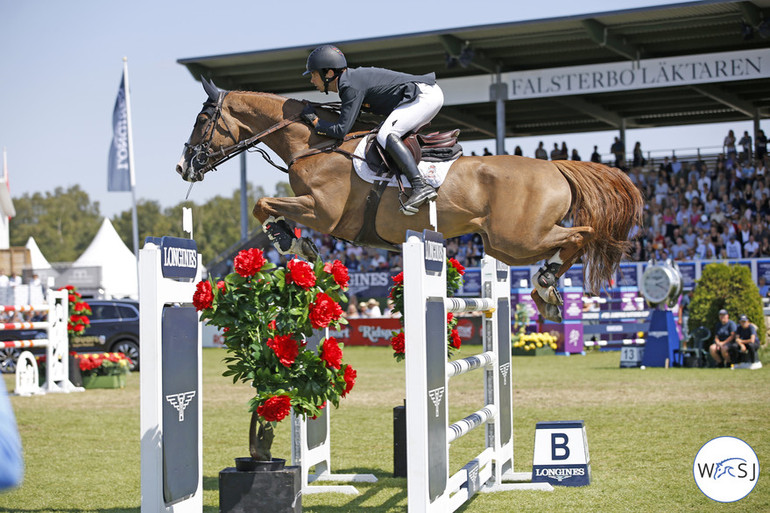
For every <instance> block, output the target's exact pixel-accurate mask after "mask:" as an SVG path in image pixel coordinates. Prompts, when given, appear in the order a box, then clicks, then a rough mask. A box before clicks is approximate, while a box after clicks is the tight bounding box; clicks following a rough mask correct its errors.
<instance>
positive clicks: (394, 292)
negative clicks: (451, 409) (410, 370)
mask: <svg viewBox="0 0 770 513" xmlns="http://www.w3.org/2000/svg"><path fill="white" fill-rule="evenodd" d="M464 274H465V267H463V265H462V264H461V263H460V262H458V261H457V260H456V259H454V258H447V259H446V295H447V297H452V296H454V295H455V293H456V292H457V291H458V290H460V287H462V285H463V275H464ZM388 297H390V299H392V300H393V311H395V312H398V313H400V314H401V315H400V316H399V319H400V321H401V326H403V325H404V273H403V272H400V273H398V274H397V275H396V276H393V286H392V287H391V288H390V293H389V294H388ZM457 322H458V320H457V318H456V317H455V315H454V314H452V313H448V314H447V323H446V338H447V356H448V357H449V358H451V357H452V354H453V353H454V351H455V350H456V349H460V345H461V344H462V341H461V340H460V334H459V333H457ZM392 333H393V336H392V337H391V338H390V345H391V347H392V348H393V358H395V359H396V361H397V362H400V361H403V360H404V359H405V358H406V354H405V352H404V349H405V348H404V328H403V327H402V328H401V329H400V330H399V331H393V332H392Z"/></svg>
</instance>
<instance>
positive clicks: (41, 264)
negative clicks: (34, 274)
mask: <svg viewBox="0 0 770 513" xmlns="http://www.w3.org/2000/svg"><path fill="white" fill-rule="evenodd" d="M25 247H26V248H27V249H28V250H29V257H30V260H31V261H32V265H31V267H32V269H34V270H36V271H39V270H41V269H50V268H51V264H50V263H48V260H46V258H45V255H43V252H42V251H40V248H39V247H38V245H37V242H35V239H34V237H30V238H29V239H27V244H25Z"/></svg>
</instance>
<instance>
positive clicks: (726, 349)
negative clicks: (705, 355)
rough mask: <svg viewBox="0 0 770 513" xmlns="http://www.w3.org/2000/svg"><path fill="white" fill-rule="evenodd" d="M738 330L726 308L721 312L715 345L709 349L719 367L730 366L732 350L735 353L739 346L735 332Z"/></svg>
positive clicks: (716, 329) (715, 332)
mask: <svg viewBox="0 0 770 513" xmlns="http://www.w3.org/2000/svg"><path fill="white" fill-rule="evenodd" d="M737 329H738V326H736V324H735V322H734V321H731V320H730V315H729V314H728V313H727V310H725V309H724V308H723V309H721V310H720V311H719V322H717V324H716V327H715V328H714V343H713V344H711V346H710V347H709V353H710V354H711V357H712V358H713V359H714V361H715V362H717V367H724V366H725V365H728V366H729V365H730V363H731V362H732V360H731V359H730V350H731V349H732V350H733V352H735V349H736V348H737V344H736V342H735V330H737Z"/></svg>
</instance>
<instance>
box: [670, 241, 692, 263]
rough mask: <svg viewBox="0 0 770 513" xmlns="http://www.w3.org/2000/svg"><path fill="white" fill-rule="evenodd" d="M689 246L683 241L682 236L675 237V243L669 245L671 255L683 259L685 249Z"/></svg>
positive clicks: (685, 252) (676, 258) (675, 258)
mask: <svg viewBox="0 0 770 513" xmlns="http://www.w3.org/2000/svg"><path fill="white" fill-rule="evenodd" d="M688 249H689V248H688V247H687V245H686V244H685V243H684V239H683V238H682V237H677V238H676V243H675V244H674V245H673V246H671V257H672V258H673V259H674V260H684V259H685V258H687V250H688Z"/></svg>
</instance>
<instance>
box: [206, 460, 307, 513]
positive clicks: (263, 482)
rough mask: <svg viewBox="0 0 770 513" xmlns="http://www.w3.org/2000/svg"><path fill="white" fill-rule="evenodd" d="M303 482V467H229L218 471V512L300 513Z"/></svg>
mask: <svg viewBox="0 0 770 513" xmlns="http://www.w3.org/2000/svg"><path fill="white" fill-rule="evenodd" d="M301 481H302V472H301V471H300V467H284V468H283V469H281V470H265V471H261V470H247V471H242V470H238V469H236V468H235V467H228V468H226V469H224V470H222V471H221V472H220V473H219V511H220V513H259V512H261V511H264V512H267V513H289V512H291V513H300V512H301V511H302V493H301V492H302V483H301Z"/></svg>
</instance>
